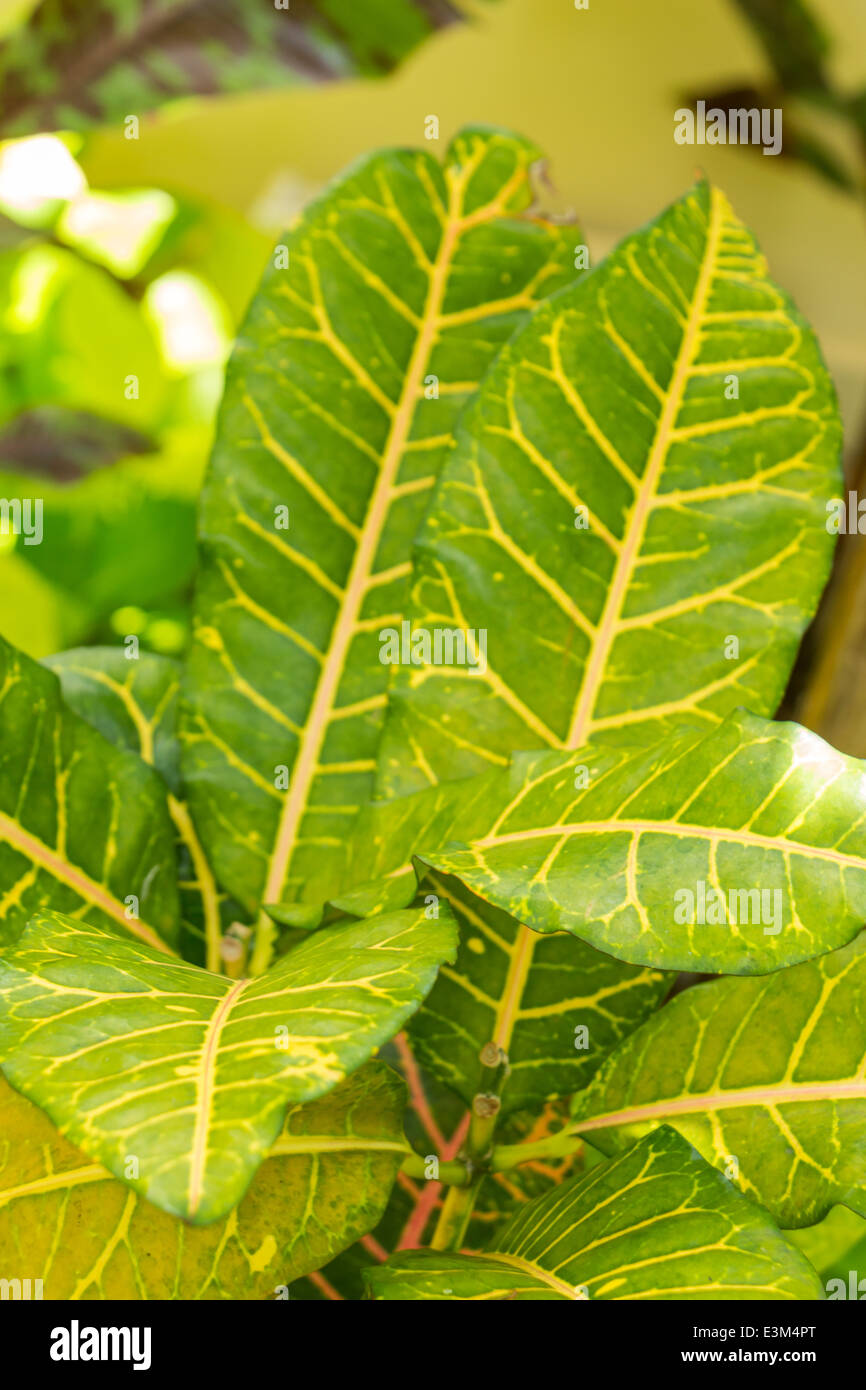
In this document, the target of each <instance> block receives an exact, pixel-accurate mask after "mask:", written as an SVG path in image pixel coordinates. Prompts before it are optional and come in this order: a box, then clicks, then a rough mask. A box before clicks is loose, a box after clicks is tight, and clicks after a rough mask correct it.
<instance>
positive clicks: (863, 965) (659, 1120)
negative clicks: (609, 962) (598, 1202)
mask: <svg viewBox="0 0 866 1390" xmlns="http://www.w3.org/2000/svg"><path fill="white" fill-rule="evenodd" d="M574 1110H575V1115H576V1117H577V1123H576V1125H575V1126H574V1129H575V1131H576V1132H578V1133H580V1134H585V1135H586V1137H587V1138H588V1139H589V1142H590V1143H592V1144H594V1145H597V1146H598V1147H600V1148H602V1149H604V1151H605V1152H607V1153H610V1152H612V1151H614V1150H616V1149H620V1148H623V1147H626V1146H627V1145H629V1144H631V1143H633V1142H634V1139H635V1138H636V1137H637V1136H639V1135H642V1134H645V1133H646V1132H647V1130H649V1129H651V1128H652V1127H653V1126H654V1125H658V1124H669V1125H674V1126H676V1128H677V1129H678V1130H679V1131H680V1133H681V1134H683V1135H685V1137H686V1138H687V1139H688V1140H689V1141H690V1142H691V1143H692V1144H694V1145H695V1147H696V1148H698V1149H700V1151H701V1153H703V1154H704V1155H705V1157H706V1158H708V1159H709V1160H710V1161H711V1162H712V1163H715V1164H716V1165H717V1166H718V1167H721V1168H724V1169H726V1170H727V1169H729V1168H730V1167H731V1164H732V1161H735V1162H736V1165H737V1169H738V1177H737V1178H736V1179H735V1181H736V1182H737V1183H738V1184H739V1186H740V1187H741V1188H742V1190H743V1191H744V1192H745V1193H746V1194H747V1195H748V1196H750V1197H753V1198H754V1199H755V1200H756V1201H758V1202H760V1203H761V1204H762V1205H763V1206H765V1207H766V1208H767V1209H768V1210H769V1211H771V1212H772V1213H773V1215H774V1216H775V1217H776V1219H777V1220H778V1221H779V1222H780V1223H781V1224H782V1225H783V1226H808V1225H810V1224H811V1223H813V1222H815V1221H819V1220H820V1219H821V1217H822V1216H824V1215H825V1214H826V1212H827V1211H828V1210H829V1208H830V1207H831V1206H832V1205H833V1204H834V1203H839V1202H845V1200H846V1198H847V1197H848V1196H849V1195H852V1196H854V1197H855V1205H859V1206H861V1207H862V1205H863V1202H864V1197H863V1192H864V1190H866V936H864V935H863V934H862V933H861V935H860V936H859V937H857V939H856V940H855V941H852V942H851V943H850V945H848V946H846V947H845V948H844V949H843V950H841V951H834V952H833V953H832V954H831V955H826V956H822V957H821V959H820V960H815V961H808V962H807V963H805V964H803V965H796V966H794V967H792V968H791V969H789V970H783V971H780V972H778V973H777V974H775V975H769V976H767V977H766V978H764V979H760V980H730V979H729V980H714V981H712V982H711V983H709V984H704V985H696V986H694V987H693V988H691V989H687V990H685V991H684V993H682V994H681V995H679V996H678V997H677V998H676V999H673V1000H672V1001H671V1003H670V1004H667V1005H666V1006H665V1007H664V1008H663V1009H662V1010H661V1012H660V1013H658V1014H656V1015H655V1016H654V1017H653V1018H651V1019H650V1020H649V1021H648V1022H647V1023H645V1024H644V1025H643V1026H642V1027H641V1028H639V1029H638V1030H637V1032H635V1033H633V1034H632V1036H631V1037H630V1038H629V1039H628V1040H627V1041H626V1042H624V1043H623V1044H622V1045H621V1046H620V1047H619V1048H618V1049H617V1051H616V1052H615V1053H614V1054H613V1055H612V1056H611V1057H610V1058H608V1060H607V1061H606V1062H605V1064H604V1066H603V1067H602V1069H601V1071H600V1072H599V1073H598V1075H597V1076H596V1077H595V1079H594V1080H593V1082H592V1083H591V1084H590V1086H589V1088H588V1089H587V1090H586V1091H584V1092H583V1093H582V1095H580V1096H577V1097H576V1098H575V1104H574ZM731 1171H733V1169H731ZM857 1189H860V1192H859V1198H858V1197H856V1191H857Z"/></svg>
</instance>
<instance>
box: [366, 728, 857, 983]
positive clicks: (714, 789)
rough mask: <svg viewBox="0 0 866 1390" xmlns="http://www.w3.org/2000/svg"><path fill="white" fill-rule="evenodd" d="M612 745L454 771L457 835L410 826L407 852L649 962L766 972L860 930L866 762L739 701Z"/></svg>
mask: <svg viewBox="0 0 866 1390" xmlns="http://www.w3.org/2000/svg"><path fill="white" fill-rule="evenodd" d="M620 754H621V750H618V751H617V750H601V751H599V752H598V754H597V755H596V754H595V753H594V751H593V750H590V751H589V752H588V753H587V752H586V750H584V753H577V754H572V755H571V756H566V755H563V754H550V753H547V754H539V755H536V756H535V757H533V756H532V755H528V756H526V757H525V758H523V759H518V760H515V764H514V767H513V768H512V769H511V771H510V773H509V774H494V776H493V777H490V778H487V779H483V778H482V779H479V782H480V786H479V788H478V789H475V788H473V787H472V784H471V782H469V783H466V788H467V793H466V794H467V804H468V809H469V815H468V816H466V815H465V813H464V812H461V811H460V810H459V809H458V814H457V816H456V817H455V819H454V825H453V831H452V839H453V841H455V843H453V844H452V845H446V846H445V847H444V848H442V849H439V850H435V851H430V850H428V849H427V848H426V844H428V843H430V841H429V840H426V837H425V836H424V835H422V836H421V837H419V839H418V841H417V842H416V849H415V853H416V854H417V855H418V857H419V858H420V859H421V860H422V861H423V863H424V864H427V865H430V866H432V867H433V868H434V869H437V870H439V871H440V872H442V873H445V874H451V875H454V876H455V877H456V878H458V879H460V881H461V882H462V883H464V884H465V885H466V887H467V888H469V889H470V891H471V892H473V893H475V894H476V895H477V896H478V897H480V898H483V899H484V900H485V902H488V903H491V904H492V905H494V906H495V907H498V908H501V909H502V910H503V911H506V912H509V913H511V915H512V916H514V917H516V918H517V919H518V920H519V921H521V922H523V923H525V924H526V925H527V926H529V927H532V928H534V930H535V931H540V932H552V931H563V930H564V931H570V932H574V934H575V935H577V936H580V937H582V938H583V939H584V940H586V941H589V942H590V943H591V944H592V945H593V946H595V947H597V948H598V949H599V950H603V951H607V952H609V953H610V954H611V955H614V956H616V957H618V958H619V959H620V960H626V961H630V962H632V963H634V964H640V965H650V966H655V967H656V968H658V969H666V970H693V971H694V970H697V971H709V972H712V973H719V972H724V973H729V974H762V973H765V972H766V971H769V970H778V969H780V968H781V967H783V966H785V965H792V964H796V963H797V962H798V961H802V960H808V959H809V958H810V957H811V956H817V955H820V954H821V953H822V952H824V951H830V950H833V949H835V948H836V947H838V946H842V945H844V944H845V942H847V941H850V940H851V938H852V937H853V936H854V935H855V933H856V932H857V931H859V929H860V926H861V924H862V923H863V921H864V919H866V776H864V765H863V763H861V762H859V761H858V760H857V759H854V758H846V757H845V756H844V755H843V754H841V753H837V752H836V750H835V749H833V748H831V747H830V746H829V745H828V744H826V743H825V742H824V741H823V739H820V738H818V737H817V736H816V735H815V734H810V733H809V732H808V731H807V730H806V729H802V728H800V727H799V726H798V725H796V724H775V723H771V722H770V721H768V720H765V719H758V718H756V717H754V716H752V715H748V714H742V713H737V714H732V715H729V716H728V718H727V719H726V720H725V721H724V723H723V724H721V725H720V726H718V727H717V728H715V729H714V730H713V731H712V732H711V733H709V734H706V735H705V736H704V737H700V735H698V734H686V735H683V736H680V737H673V738H671V739H669V740H667V741H666V742H665V743H663V744H661V745H659V746H658V747H655V748H650V749H649V750H648V751H647V752H645V753H642V754H641V753H637V752H635V753H634V754H633V755H632V756H631V757H626V758H623V757H622V756H620ZM584 756H586V762H584V761H583V759H584ZM582 773H588V780H586V779H584V778H583V776H580V777H579V779H577V778H576V774H582ZM497 776H498V777H499V781H500V786H499V787H497V786H496V785H495V779H496V777H497ZM576 781H577V785H576ZM455 785H456V786H459V785H460V784H455ZM442 790H443V791H444V788H443V789H442ZM485 793H486V805H487V827H486V829H484V830H480V821H481V816H480V814H479V811H480V807H481V806H482V805H483V804H484V798H485ZM422 795H424V796H425V797H428V798H429V796H430V793H424V794H422ZM412 799H413V798H406V800H407V801H409V800H412ZM457 805H458V808H459V799H457ZM394 806H395V807H396V808H397V809H396V811H395V812H394V816H395V818H396V817H398V816H399V815H400V802H399V801H398V802H395V803H394ZM381 821H382V822H383V823H387V808H383V810H382V812H381ZM473 822H474V826H475V828H472V826H473ZM379 833H380V834H381V833H382V832H381V826H380V831H379ZM460 841H462V842H463V843H462V844H461V843H460ZM392 881H396V876H395V878H394V879H393V880H392Z"/></svg>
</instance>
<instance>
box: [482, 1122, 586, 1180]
mask: <svg viewBox="0 0 866 1390" xmlns="http://www.w3.org/2000/svg"><path fill="white" fill-rule="evenodd" d="M582 1142H583V1141H582V1139H581V1137H580V1135H579V1134H577V1133H576V1132H575V1131H574V1130H573V1129H562V1130H560V1131H559V1133H558V1134H551V1135H549V1136H548V1138H547V1139H537V1140H536V1141H535V1142H534V1143H530V1144H500V1145H499V1146H498V1147H497V1148H495V1149H494V1150H493V1155H492V1158H491V1161H490V1168H491V1171H492V1172H494V1173H504V1172H506V1171H507V1170H508V1169H509V1168H517V1167H519V1165H520V1164H521V1163H529V1162H530V1161H531V1160H532V1159H534V1158H567V1157H568V1156H569V1154H573V1153H576V1152H577V1150H578V1149H579V1148H580V1146H581V1144H582Z"/></svg>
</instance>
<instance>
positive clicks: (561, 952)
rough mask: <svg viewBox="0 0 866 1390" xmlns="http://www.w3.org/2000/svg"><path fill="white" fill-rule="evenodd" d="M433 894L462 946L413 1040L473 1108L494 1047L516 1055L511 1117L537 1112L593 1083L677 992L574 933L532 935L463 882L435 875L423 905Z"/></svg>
mask: <svg viewBox="0 0 866 1390" xmlns="http://www.w3.org/2000/svg"><path fill="white" fill-rule="evenodd" d="M430 893H435V894H436V895H437V897H438V898H439V900H440V901H442V902H447V903H448V905H449V906H450V907H451V909H452V911H453V912H454V915H455V917H456V918H457V921H458V924H459V926H460V949H459V951H458V953H457V960H456V961H455V963H454V965H453V966H450V965H446V966H443V968H442V970H441V971H440V973H439V978H438V979H437V981H436V984H435V985H434V986H433V989H432V991H431V992H430V994H429V995H428V997H427V998H426V999H425V1001H424V1003H423V1004H422V1006H421V1008H420V1009H419V1010H418V1013H417V1014H416V1015H415V1017H414V1018H413V1019H412V1021H411V1023H410V1025H409V1033H410V1036H411V1038H412V1042H413V1046H414V1050H415V1052H416V1054H417V1056H418V1058H419V1060H420V1061H421V1062H422V1063H424V1065H425V1066H427V1067H428V1068H429V1069H430V1070H431V1071H432V1072H434V1074H435V1075H436V1076H438V1077H439V1078H441V1079H442V1080H443V1081H445V1082H446V1083H447V1084H448V1085H449V1086H451V1087H452V1089H454V1090H455V1091H456V1092H457V1094H458V1095H460V1096H462V1098H463V1099H464V1100H465V1101H466V1103H467V1105H471V1103H472V1099H473V1097H474V1096H475V1094H476V1093H477V1092H478V1090H479V1089H480V1082H481V1065H480V1062H479V1054H480V1052H481V1049H482V1048H483V1047H484V1045H485V1044H486V1043H488V1042H495V1043H496V1044H497V1045H498V1046H499V1047H500V1048H501V1049H502V1051H503V1052H504V1053H505V1054H506V1056H507V1057H508V1073H507V1078H506V1080H505V1083H504V1086H503V1088H502V1096H501V1099H502V1110H501V1114H502V1115H503V1116H504V1115H507V1114H510V1113H512V1112H513V1111H517V1110H521V1109H524V1108H528V1107H532V1108H533V1109H537V1108H538V1107H539V1106H540V1105H541V1104H543V1102H544V1101H546V1100H549V1099H551V1098H552V1097H554V1096H567V1095H570V1094H572V1093H573V1092H574V1091H575V1090H579V1089H580V1088H581V1087H583V1086H585V1085H587V1084H588V1081H589V1078H590V1077H591V1076H592V1075H593V1073H594V1072H595V1071H596V1070H597V1069H598V1067H599V1066H600V1065H601V1063H602V1061H603V1059H604V1057H605V1056H606V1055H607V1053H608V1052H609V1051H610V1049H611V1048H612V1047H615V1046H616V1044H617V1043H618V1042H619V1040H620V1039H621V1038H624V1037H627V1036H628V1034H629V1033H630V1032H631V1031H632V1029H634V1028H636V1027H637V1026H638V1024H639V1023H641V1022H642V1021H643V1020H644V1019H645V1018H646V1017H647V1016H648V1015H649V1014H650V1013H652V1011H653V1009H655V1008H657V1006H658V1005H659V1004H660V1003H661V1000H662V999H663V998H664V995H665V994H666V993H667V991H668V989H669V988H670V977H666V976H665V975H664V974H662V973H661V971H658V970H647V969H641V968H640V967H636V966H631V965H624V964H623V963H622V962H621V961H617V960H613V959H611V957H610V956H607V955H603V954H602V953H601V952H600V951H595V950H593V948H592V947H591V946H587V945H586V943H585V942H583V941H576V940H575V939H574V937H573V936H569V935H568V934H566V933H565V932H557V933H556V934H555V935H553V936H541V935H540V934H539V933H538V932H534V931H530V930H529V929H528V928H526V927H524V926H521V925H520V923H519V922H518V921H515V919H514V918H513V917H511V916H509V915H508V913H506V912H501V911H499V910H498V909H496V908H491V907H490V906H489V905H488V904H487V903H485V902H483V901H481V900H480V899H478V898H475V897H473V895H472V894H471V893H468V892H467V891H466V889H465V888H463V886H462V885H461V884H459V883H455V882H454V881H453V880H448V879H443V878H441V877H440V876H438V875H435V874H434V875H431V876H430V878H429V879H428V880H427V881H426V882H425V884H424V887H423V897H422V901H423V900H424V899H426V897H427V895H428V894H430Z"/></svg>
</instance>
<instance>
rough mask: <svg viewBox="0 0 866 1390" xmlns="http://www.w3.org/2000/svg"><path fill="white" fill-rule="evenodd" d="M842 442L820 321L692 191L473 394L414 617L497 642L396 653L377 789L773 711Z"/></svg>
mask: <svg viewBox="0 0 866 1390" xmlns="http://www.w3.org/2000/svg"><path fill="white" fill-rule="evenodd" d="M735 384H736V385H737V388H738V395H737V396H736V397H734V396H733V395H732V392H733V389H734V385H735ZM729 397H730V398H729ZM839 449H840V424H839V418H838V412H837V407H836V401H835V395H834V392H833V387H832V383H831V382H830V379H829V377H828V375H827V372H826V370H825V368H824V365H823V362H822V359H821V354H820V351H819V348H818V345H817V342H816V340H815V337H814V335H813V334H812V332H811V331H810V329H809V328H808V325H807V324H806V322H805V321H804V319H803V318H802V317H801V315H800V314H799V313H798V312H797V310H796V309H795V308H794V307H793V305H792V304H791V302H790V300H789V299H788V297H787V296H786V295H785V294H784V293H783V292H782V291H781V290H780V289H778V288H777V286H776V285H774V284H773V282H772V281H771V280H770V279H769V278H768V276H767V271H766V265H765V262H764V258H763V256H761V254H760V253H759V252H758V250H757V248H756V246H755V243H754V240H753V239H752V237H751V235H750V233H749V232H748V231H747V230H746V228H745V227H744V226H743V225H742V224H741V223H740V222H739V221H738V220H737V218H736V217H735V216H734V214H733V213H732V211H731V209H730V207H729V205H728V203H727V201H726V199H725V198H724V196H723V195H722V194H721V193H720V192H719V191H718V190H716V189H711V188H710V187H708V186H707V185H706V184H704V183H701V184H699V185H698V186H697V187H696V188H695V189H694V190H693V191H691V192H690V193H689V194H688V195H687V196H686V197H684V198H682V199H681V200H680V201H679V202H677V203H675V204H674V205H673V206H672V207H671V208H669V209H668V210H667V211H666V212H664V213H663V214H662V215H661V216H660V217H659V218H658V219H657V220H656V221H655V222H654V223H652V224H651V225H650V226H649V227H647V228H646V229H645V230H643V231H640V232H638V233H636V234H635V235H633V236H630V237H629V238H627V240H626V241H624V242H623V243H622V245H621V246H620V247H619V248H618V249H617V250H616V251H615V252H614V253H613V254H612V255H611V256H609V257H608V258H607V260H605V261H604V262H603V263H602V264H601V265H600V266H599V267H598V268H597V269H596V270H594V271H593V272H592V273H591V274H590V275H587V276H585V277H584V278H583V279H582V280H581V281H580V283H579V284H577V285H575V286H574V287H572V288H570V289H568V290H566V291H564V292H563V293H561V294H559V295H557V296H555V297H554V298H553V299H552V300H551V301H550V302H549V303H547V304H545V305H543V306H541V308H539V309H538V310H537V311H536V312H535V313H534V314H533V316H532V320H531V322H530V323H529V325H528V326H527V327H526V328H525V329H524V330H523V331H522V332H521V333H520V334H518V335H516V336H515V338H514V339H513V340H512V342H511V343H510V344H509V345H508V347H507V349H506V350H505V351H504V352H503V353H502V355H501V356H500V358H499V360H498V362H497V363H496V366H495V368H494V369H493V370H492V371H491V373H490V374H489V376H488V377H487V379H486V381H485V383H484V386H483V388H482V390H481V391H480V392H479V393H478V396H477V398H476V400H475V401H474V402H473V404H472V406H471V407H470V409H469V410H467V412H466V415H465V416H464V419H463V421H462V423H461V428H460V432H459V438H458V446H457V449H456V451H455V453H454V454H453V456H452V458H451V459H450V460H449V462H448V465H447V467H446V468H445V469H444V470H443V473H442V477H441V479H440V483H439V486H438V489H437V492H436V494H435V496H434V499H433V503H432V505H431V509H430V512H429V514H428V517H427V519H426V521H425V524H424V527H423V529H422V531H421V533H420V536H419V541H418V545H417V550H416V559H415V570H414V579H413V585H412V596H411V604H410V611H411V620H412V622H413V624H414V628H415V630H417V629H424V630H425V631H426V632H432V631H435V630H441V629H446V630H448V629H455V628H456V629H461V630H463V631H464V633H465V632H467V631H468V632H472V633H474V634H476V642H478V643H480V641H481V638H480V637H479V634H480V633H485V634H486V637H485V639H484V640H485V642H486V669H484V670H482V669H480V668H479V669H472V668H471V667H470V666H469V665H468V664H467V665H464V666H462V667H461V666H457V665H454V664H451V665H448V664H444V663H443V664H439V665H436V664H427V665H423V664H421V665H409V664H407V665H405V666H402V667H401V668H400V669H399V671H398V673H397V676H396V679H395V683H394V687H393V690H392V695H391V708H390V712H389V716H388V721H387V724H386V729H385V733H384V736H383V740H382V748H381V753H380V774H379V788H380V791H382V792H383V793H385V794H386V795H393V794H395V793H398V792H401V793H402V792H407V791H411V790H414V789H416V788H418V787H421V786H425V785H428V784H429V783H430V782H431V781H437V780H442V779H444V778H448V777H454V776H465V775H466V774H467V773H469V772H473V771H482V770H484V769H486V768H489V767H490V766H491V764H493V765H497V764H500V765H501V764H502V763H504V762H506V761H507V759H508V756H509V754H510V752H511V750H512V749H515V748H534V747H549V748H550V747H552V748H561V747H569V748H578V747H580V746H581V745H583V744H585V743H587V742H589V741H591V740H595V739H596V738H598V737H600V736H603V737H604V739H605V740H606V741H607V742H611V741H614V740H616V741H619V742H631V743H632V744H634V745H636V746H638V747H645V746H646V744H647V742H648V741H649V740H650V739H657V738H659V737H661V736H662V735H663V734H664V733H665V732H666V731H668V730H670V729H671V728H672V727H674V726H675V725H677V724H682V723H684V722H685V723H690V724H692V725H693V726H696V727H701V728H707V727H709V726H712V725H713V724H715V723H716V722H718V721H719V720H720V719H721V718H723V716H724V715H725V714H727V713H728V712H729V711H730V710H731V709H733V708H735V707H737V706H739V705H745V706H747V707H748V708H749V709H751V710H753V711H754V712H755V713H756V714H766V715H771V714H773V713H774V711H775V709H776V708H777V706H778V703H779V700H780V698H781V695H782V692H783V690H784V688H785V684H786V680H787V677H788V674H789V671H790V668H791V664H792V662H793V658H794V655H795V652H796V650H797V644H798V642H799V639H800V636H801V634H802V632H803V629H804V627H805V625H806V623H807V622H808V620H809V618H810V617H811V615H812V612H813V610H814V608H815V605H816V603H817V600H818V597H819V595H820V593H821V589H822V587H823V584H824V580H825V578H826V576H827V572H828V569H829V565H830V559H831V554H832V547H833V538H832V537H831V536H829V535H828V534H827V529H826V525H825V522H826V513H825V502H826V500H827V499H828V498H829V497H832V496H835V495H836V494H837V493H838V490H839V487H840V476H839ZM581 509H583V510H581ZM579 522H585V523H586V525H585V527H584V528H583V529H581V528H580V527H579V526H578V523H579ZM422 655H423V652H422ZM481 664H482V665H483V664H484V663H481Z"/></svg>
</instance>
